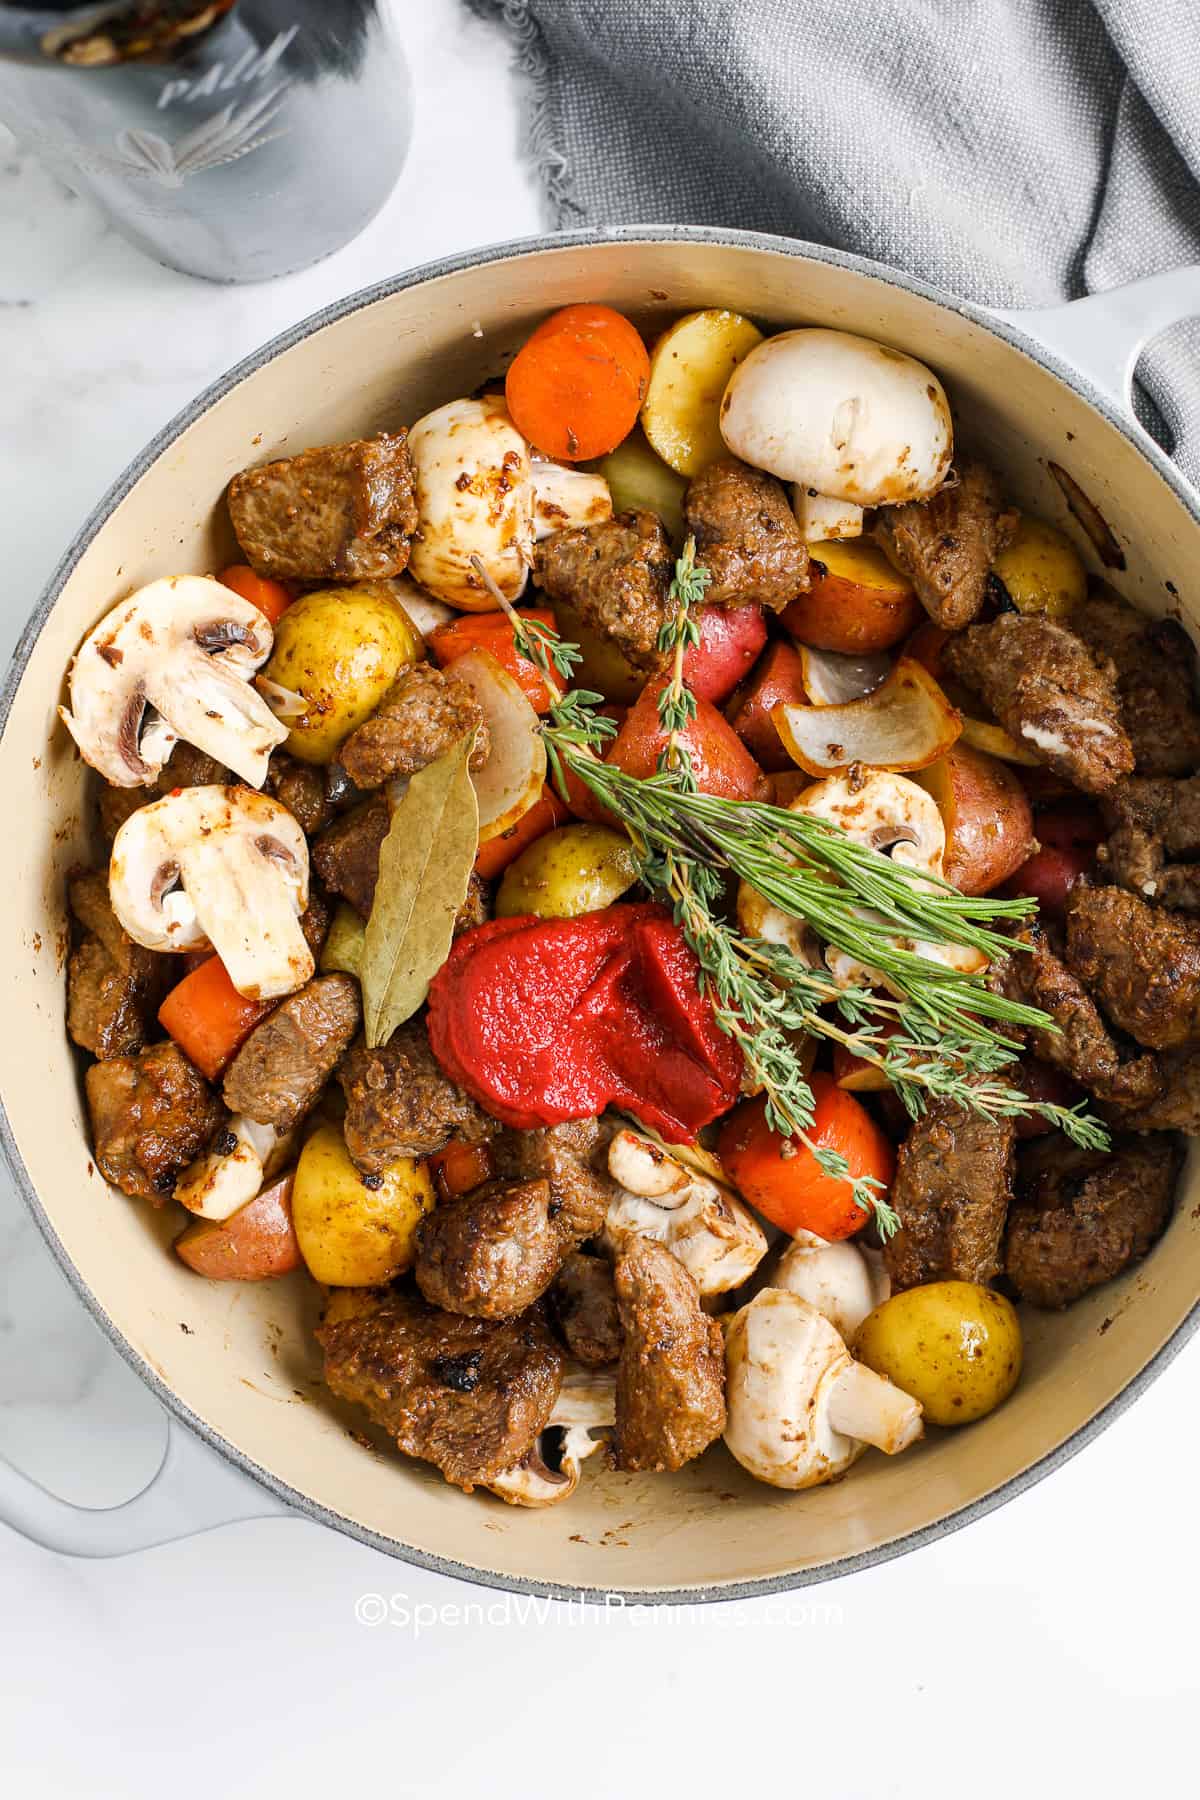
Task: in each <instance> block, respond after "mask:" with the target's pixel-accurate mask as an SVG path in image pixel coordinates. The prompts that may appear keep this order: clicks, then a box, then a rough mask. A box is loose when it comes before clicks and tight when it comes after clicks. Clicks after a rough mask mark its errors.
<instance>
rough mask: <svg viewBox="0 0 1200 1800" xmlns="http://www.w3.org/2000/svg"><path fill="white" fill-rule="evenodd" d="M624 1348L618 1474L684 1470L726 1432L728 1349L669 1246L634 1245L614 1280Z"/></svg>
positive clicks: (638, 1240)
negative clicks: (619, 1471) (623, 1471)
mask: <svg viewBox="0 0 1200 1800" xmlns="http://www.w3.org/2000/svg"><path fill="white" fill-rule="evenodd" d="M613 1280H614V1283H615V1286H616V1293H617V1307H618V1311H619V1313H620V1320H621V1331H622V1344H621V1357H620V1362H619V1364H618V1367H617V1425H616V1430H615V1432H614V1434H613V1461H614V1463H615V1465H616V1467H617V1468H618V1469H629V1470H638V1469H645V1470H653V1471H658V1470H669V1469H681V1468H682V1467H683V1465H684V1463H687V1462H691V1460H692V1458H693V1457H695V1456H701V1455H702V1454H703V1453H704V1451H705V1450H707V1449H708V1446H709V1445H710V1444H711V1443H713V1441H714V1440H715V1439H716V1438H719V1437H720V1435H721V1433H722V1432H723V1431H724V1429H725V1341H724V1338H723V1336H722V1333H721V1327H720V1325H718V1323H717V1321H716V1320H715V1319H710V1318H709V1317H708V1315H707V1314H706V1313H705V1312H704V1311H703V1310H702V1308H701V1306H700V1293H699V1290H698V1288H697V1287H696V1283H695V1282H694V1281H693V1280H692V1277H691V1276H690V1275H689V1274H688V1271H687V1270H686V1269H685V1268H684V1266H683V1264H682V1263H681V1262H679V1261H678V1260H677V1259H676V1258H675V1257H674V1256H672V1255H671V1252H670V1251H669V1250H668V1249H667V1247H666V1245H665V1244H660V1243H658V1242H657V1241H656V1240H655V1239H653V1238H645V1237H635V1238H632V1239H631V1240H630V1242H629V1243H628V1244H627V1245H626V1247H625V1249H624V1250H623V1251H622V1252H621V1255H620V1256H619V1257H618V1258H617V1264H616V1268H615V1270H614V1274H613Z"/></svg>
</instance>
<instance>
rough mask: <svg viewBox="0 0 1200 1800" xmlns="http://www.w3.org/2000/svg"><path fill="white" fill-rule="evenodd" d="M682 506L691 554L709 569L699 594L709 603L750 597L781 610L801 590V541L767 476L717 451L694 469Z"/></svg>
mask: <svg viewBox="0 0 1200 1800" xmlns="http://www.w3.org/2000/svg"><path fill="white" fill-rule="evenodd" d="M685 510H686V512H687V522H688V528H689V530H690V531H692V532H693V533H694V534H695V538H696V553H697V555H696V560H697V561H698V562H701V563H703V564H704V566H705V568H706V569H707V570H708V572H709V574H710V575H711V576H712V580H711V582H710V583H709V586H708V588H707V590H706V591H705V596H704V597H705V599H706V601H707V602H708V603H709V605H711V606H748V605H750V604H751V603H752V602H755V601H757V602H758V603H759V604H760V605H762V606H769V607H770V608H771V610H772V611H773V612H781V611H782V610H783V608H784V607H785V606H787V604H788V603H789V601H792V600H794V599H795V598H796V595H797V594H803V593H805V592H806V591H807V589H808V585H809V572H808V545H807V544H806V543H805V541H804V538H803V536H802V534H801V531H800V527H799V525H797V523H796V515H795V513H794V512H793V511H792V508H791V505H790V503H789V501H788V497H787V495H786V494H785V493H784V491H783V485H782V483H781V482H778V481H776V479H775V477H774V476H773V475H766V474H764V473H763V471H762V470H761V469H752V468H751V467H750V466H749V464H748V463H744V462H739V461H738V459H737V457H736V456H726V457H722V458H721V460H720V461H719V462H715V463H710V464H709V466H708V467H707V468H706V469H704V470H703V471H702V472H701V473H700V474H699V475H697V476H696V479H695V480H694V481H693V482H692V484H691V486H690V487H689V488H688V491H687V500H686V502H685Z"/></svg>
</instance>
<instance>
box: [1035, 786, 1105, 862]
mask: <svg viewBox="0 0 1200 1800" xmlns="http://www.w3.org/2000/svg"><path fill="white" fill-rule="evenodd" d="M1033 829H1034V836H1035V837H1036V838H1037V840H1038V843H1039V844H1049V845H1052V846H1053V848H1054V849H1055V850H1079V849H1082V848H1084V847H1085V846H1086V845H1094V844H1099V843H1102V842H1103V841H1104V835H1105V833H1104V821H1103V819H1102V818H1101V817H1100V813H1099V811H1098V809H1097V808H1096V807H1094V806H1092V805H1091V804H1090V803H1089V802H1088V801H1086V800H1080V799H1074V800H1065V801H1055V802H1054V803H1053V804H1052V805H1050V806H1039V807H1038V809H1037V811H1036V813H1035V814H1034V820H1033Z"/></svg>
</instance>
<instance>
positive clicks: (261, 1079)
mask: <svg viewBox="0 0 1200 1800" xmlns="http://www.w3.org/2000/svg"><path fill="white" fill-rule="evenodd" d="M361 1010H362V1009H361V1006H360V1004H359V995H358V983H357V982H356V981H355V980H354V979H353V978H352V977H351V976H349V975H318V976H317V977H316V979H315V980H314V981H310V982H309V983H308V985H307V986H306V987H302V988H301V989H300V992H299V993H298V994H289V996H288V998H287V999H286V1000H283V1001H281V1002H280V1004H279V1005H278V1006H277V1007H276V1008H275V1010H274V1012H272V1013H268V1015H267V1017H266V1018H265V1019H263V1020H262V1021H261V1023H259V1024H258V1025H256V1026H255V1027H254V1030H253V1031H252V1032H251V1033H250V1036H249V1037H248V1038H247V1039H246V1041H245V1043H244V1044H243V1045H242V1047H241V1049H240V1050H239V1051H238V1053H237V1055H236V1056H235V1057H234V1059H233V1061H232V1062H231V1063H230V1065H229V1069H228V1071H227V1072H226V1075H225V1089H224V1092H225V1104H226V1106H227V1107H228V1108H229V1110H230V1112H235V1113H245V1115H246V1117H247V1118H250V1119H257V1120H258V1121H259V1123H260V1124H263V1125H274V1127H275V1129H276V1130H277V1131H280V1132H283V1131H290V1130H291V1128H292V1126H293V1125H296V1124H298V1123H299V1121H300V1120H301V1119H302V1118H303V1117H304V1115H305V1113H306V1112H308V1111H309V1109H310V1108H311V1107H313V1106H315V1104H316V1102H317V1101H318V1099H319V1098H320V1095H321V1090H322V1088H323V1087H324V1086H325V1083H326V1082H327V1081H328V1079H329V1077H330V1075H331V1074H332V1073H333V1070H334V1068H335V1067H336V1065H337V1064H338V1063H339V1062H340V1061H341V1059H342V1056H343V1054H344V1053H345V1051H346V1050H348V1049H349V1047H350V1042H351V1039H352V1038H353V1036H354V1034H355V1032H356V1031H357V1030H358V1024H359V1018H360V1016H361Z"/></svg>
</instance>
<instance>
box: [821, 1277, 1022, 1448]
mask: <svg viewBox="0 0 1200 1800" xmlns="http://www.w3.org/2000/svg"><path fill="white" fill-rule="evenodd" d="M854 1354H855V1355H856V1356H857V1358H858V1360H859V1361H860V1362H864V1363H866V1365H867V1367H868V1368H869V1369H874V1370H875V1373H876V1374H877V1375H886V1376H887V1378H888V1380H889V1381H892V1382H894V1383H895V1384H896V1386H897V1387H898V1388H902V1389H903V1390H904V1392H905V1393H906V1394H911V1395H912V1397H913V1399H914V1400H919V1401H920V1402H921V1405H922V1406H923V1407H924V1409H925V1417H926V1418H927V1419H928V1420H929V1422H930V1423H931V1424H933V1425H970V1424H971V1423H973V1421H974V1420H976V1419H982V1418H983V1416H984V1415H985V1413H990V1412H991V1411H993V1409H994V1408H995V1407H997V1406H999V1405H1000V1403H1001V1401H1003V1400H1007V1399H1008V1396H1009V1395H1010V1394H1011V1393H1012V1391H1013V1389H1014V1388H1015V1387H1016V1385H1017V1382H1018V1380H1019V1379H1020V1374H1021V1326H1020V1321H1019V1320H1018V1318H1017V1315H1016V1312H1015V1310H1014V1308H1013V1307H1012V1305H1011V1304H1010V1302H1009V1301H1007V1300H1006V1299H1005V1298H1004V1296H1003V1294H997V1293H994V1292H993V1291H992V1289H991V1288H987V1287H979V1286H977V1285H976V1283H975V1282H973V1281H933V1282H930V1283H929V1284H928V1285H927V1286H925V1287H915V1288H908V1289H907V1290H906V1291H905V1292H904V1293H902V1294H893V1295H892V1298H891V1299H890V1300H885V1301H884V1303H883V1305H882V1306H877V1307H876V1308H875V1311H874V1312H873V1313H872V1314H871V1315H870V1317H869V1318H867V1319H866V1320H864V1322H863V1325H862V1327H861V1329H860V1331H859V1333H858V1336H857V1338H856V1339H855V1343H854Z"/></svg>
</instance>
